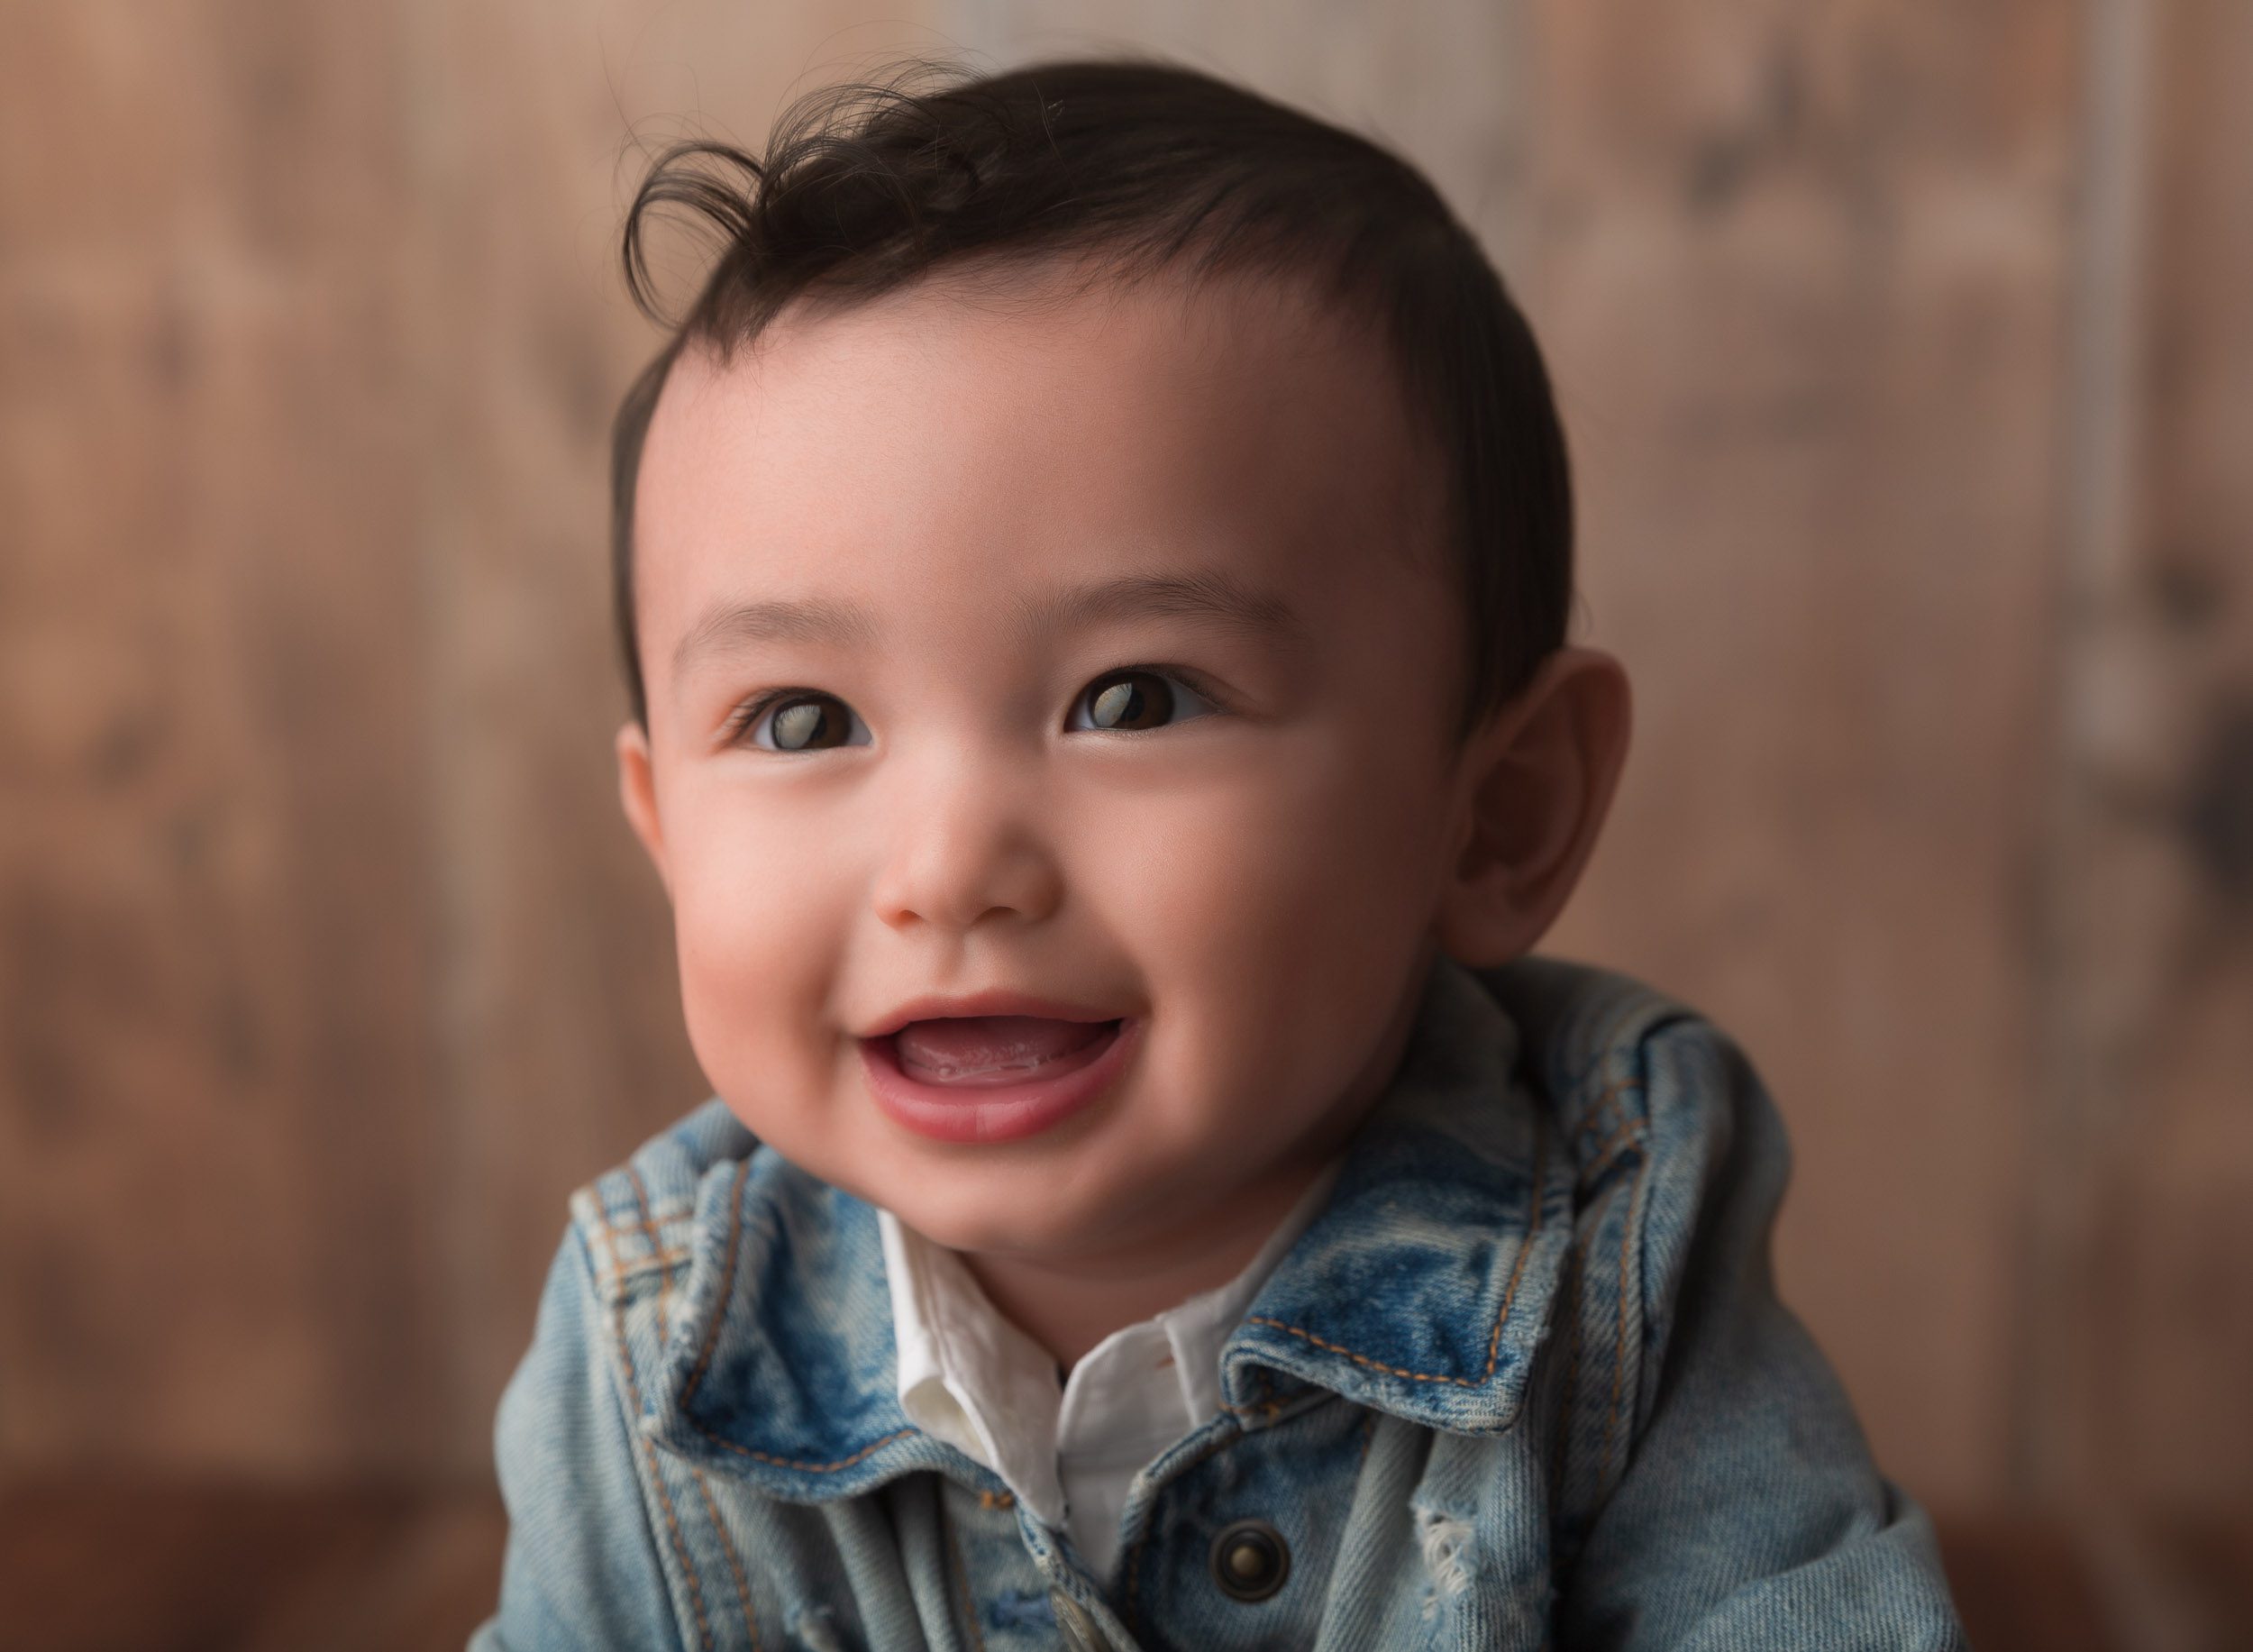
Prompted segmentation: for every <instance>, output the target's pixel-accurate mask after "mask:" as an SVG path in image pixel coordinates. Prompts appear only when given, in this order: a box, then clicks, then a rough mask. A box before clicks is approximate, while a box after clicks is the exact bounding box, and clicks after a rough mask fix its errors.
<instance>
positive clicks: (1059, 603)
mask: <svg viewBox="0 0 2253 1652" xmlns="http://www.w3.org/2000/svg"><path fill="white" fill-rule="evenodd" d="M661 205H664V206H672V207H685V208H687V209H689V210H690V211H692V212H693V213H695V214H699V215H700V217H701V218H702V220H703V221H704V222H705V223H706V224H707V225H708V226H709V227H712V228H715V229H716V230H717V231H719V232H720V233H721V234H722V236H723V237H724V239H725V244H724V246H723V248H722V250H721V251H720V253H719V256H718V259H717V261H716V265H715V266H714V269H713V272H712V274H711V275H710V277H709V278H708V280H707V284H706V286H705V288H704V289H703V291H702V294H701V297H699V298H698V300H697V302H696V304H695V306H694V307H693V308H692V309H691V310H690V312H689V315H688V316H687V319H686V321H685V322H684V323H683V324H681V326H680V329H679V331H678V332H677V333H676V336H675V338H674V340H673V342H671V344H670V345H669V346H668V348H667V349H666V350H665V351H663V352H662V353H661V355H660V356H659V358H658V360H657V361H655V362H653V363H652V367H651V370H650V371H649V372H647V373H646V374H644V375H643V378H642V379H641V380H639V381H638V382H637V384H636V386H635V387H634V389H633V390H632V391H631V392H630V393H629V394H628V397H627V398H626V401H625V406H624V407H623V408H622V409H621V412H620V415H619V421H618V427H617V443H616V472H615V478H616V497H617V511H616V525H615V554H616V590H617V597H618V604H619V618H620V625H621V639H622V642H623V643H624V646H625V657H626V663H627V669H628V674H629V683H630V688H631V691H632V695H633V704H634V716H633V718H632V719H631V720H630V721H629V722H628V723H627V724H626V725H625V727H624V728H622V729H621V730H620V732H619V736H618V760H619V768H620V780H621V788H622V790H623V794H624V799H625V808H626V813H627V816H628V817H629V818H630V820H631V821H632V823H633V825H634V829H635V831H636V832H637V834H638V835H640V837H641V838H642V840H643V844H645V845H646V846H647V848H648V850H649V853H650V854H651V857H652V860H653V861H654V862H655V863H656V865H657V867H658V870H659V872H660V874H661V877H662V879H663V881H664V883H665V886H666V889H667V890H668V892H669V894H670V898H671V900H672V904H673V913H674V922H675V927H676V933H677V936H678V945H679V957H680V979H681V990H682V998H683V1001H684V1007H685V1010H686V1015H687V1020H688V1027H689V1037H690V1041H691V1043H692V1045H694V1048H695V1050H696V1053H697V1055H698V1059H699V1060H700V1062H701V1063H702V1064H703V1067H704V1071H705V1072H706V1075H707V1077H708V1078H709V1080H710V1081H711V1082H712V1084H713V1086H714V1088H715V1090H716V1091H717V1092H718V1094H720V1095H721V1096H722V1097H724V1098H725V1100H726V1101H727V1103H728V1104H729V1106H730V1107H731V1108H733V1109H734V1111H735V1112H736V1113H737V1114H738V1115H740V1116H741V1118H743V1121H744V1123H745V1124H746V1125H747V1126H749V1127H750V1128H751V1129H752V1130H753V1131H754V1132H755V1133H756V1134H757V1135H758V1136H761V1137H762V1139H763V1140H765V1141H766V1142H768V1143H769V1144H771V1145H772V1146H773V1147H775V1148H776V1149H777V1150H778V1151H779V1152H780V1153H781V1154H782V1155H784V1156H785V1157H786V1158H788V1159H789V1160H791V1161H792V1162H793V1163H795V1164H798V1165H800V1166H801V1167H803V1168H804V1169H806V1170H807V1171H810V1172H812V1173H814V1174H816V1175H817V1176H820V1177H822V1178H824V1179H825V1180H827V1181H829V1182H833V1183H835V1184H836V1185H838V1186H840V1187H843V1188H845V1189H847V1190H848V1191H852V1192H854V1193H856V1194H858V1195H860V1196H861V1197H862V1198H864V1199H866V1200H870V1201H871V1202H873V1203H876V1204H880V1205H882V1206H885V1207H887V1208H889V1209H892V1210H893V1211H895V1212H897V1213H898V1215H899V1216H900V1217H901V1218H902V1219H903V1220H905V1221H906V1222H907V1223H908V1225H909V1226H911V1227H913V1228H917V1229H919V1230H920V1231H921V1232H923V1233H925V1234H926V1235H928V1236H929V1237H932V1238H935V1239H936V1240H937V1241H939V1242H940V1243H942V1244H944V1245H948V1246H954V1247H956V1248H958V1249H962V1250H966V1251H972V1252H984V1253H1003V1252H1008V1253H1015V1254H1017V1255H1044V1256H1057V1257H1063V1256H1068V1255H1085V1256H1088V1257H1090V1259H1092V1258H1093V1257H1094V1256H1095V1255H1096V1254H1097V1253H1099V1252H1101V1251H1105V1250H1109V1249H1113V1248H1116V1247H1120V1246H1131V1247H1138V1248H1139V1249H1140V1251H1141V1252H1142V1253H1143V1254H1145V1255H1149V1254H1154V1253H1160V1252H1165V1251H1168V1250H1174V1251H1178V1252H1181V1254H1184V1255H1186V1254H1189V1253H1190V1252H1193V1251H1194V1250H1195V1248H1196V1247H1197V1246H1199V1244H1201V1243H1204V1242H1206V1241H1207V1239H1208V1238H1209V1236H1212V1235H1214V1234H1218V1233H1220V1232H1223V1231H1231V1230H1234V1229H1235V1228H1243V1227H1245V1226H1246V1225H1256V1226H1258V1227H1259V1228H1260V1229H1261V1230H1263V1228H1264V1226H1266V1225H1271V1224H1272V1220H1273V1218H1275V1217H1276V1216H1277V1215H1279V1214H1280V1213H1281V1209H1282V1207H1284V1206H1286V1205H1287V1204H1288V1203H1289V1202H1290V1196H1291V1194H1292V1193H1293V1192H1294V1191H1295V1190H1296V1189H1298V1188H1300V1187H1302V1186H1303V1185H1304V1184H1305V1182H1306V1180H1307V1177H1308V1176H1309V1174H1310V1173H1312V1171H1313V1170H1314V1169H1315V1168H1316V1167H1318V1165H1319V1164H1321V1163H1322V1162H1323V1161H1324V1160H1325V1159H1326V1158H1327V1157H1328V1156H1329V1155H1330V1154H1331V1153H1333V1152H1334V1151H1335V1150H1336V1148H1337V1146H1338V1145H1340V1144H1341V1143H1342V1142H1343V1140H1344V1139H1345V1136H1347V1135H1348V1134H1350V1132H1351V1131H1352V1129H1353V1127H1355V1125H1356V1124H1357V1123H1358V1122H1359V1120H1360V1119H1361V1118H1362V1116H1363V1115H1364V1112H1365V1111H1366V1109H1367V1108H1368V1105H1369V1104H1370V1102H1371V1101H1373V1100H1374V1099H1375V1097H1376V1095H1377V1094H1378V1092H1379V1091H1381V1090H1382V1087H1383V1085H1384V1083H1385V1082H1386V1080H1387V1079H1388V1078H1389V1077H1390V1076H1391V1072H1392V1070H1393V1068H1394V1066H1395V1065H1396V1064H1397V1063H1398V1061H1399V1058H1400V1054H1401V1052H1402V1050H1403V1048H1404V1046H1405V1043H1406V1038H1407V1035H1408V1032H1409V1025H1410V1022H1411V1019H1412V1017H1413V1014H1414V1011H1415V1009H1416V1007H1417V1003H1418V999H1419V997H1420V995H1421V992H1422V990H1423V987H1424V984H1425V981H1426V978H1427V975H1428V971H1429V968H1430V965H1431V963H1432V960H1433V958H1434V957H1435V955H1436V954H1438V953H1443V952H1444V953H1446V954H1449V955H1451V956H1453V957H1455V959H1457V960H1458V961H1460V962H1462V963H1467V964H1471V965H1474V966H1486V965H1491V964H1497V963H1503V962H1505V961H1507V960H1508V959H1510V958H1511V957H1514V956H1516V955H1518V954H1520V953H1523V952H1524V951H1526V950H1527V949H1528V948H1529V947H1530V946H1531V945H1533V944H1534V942H1535V941H1536V939H1537V937H1538V936H1540V935H1541V933H1542V932H1543V930H1544V929H1546V927H1547V926H1548V925H1549V923H1550V921H1551V920H1552V919H1553V918H1554V917H1555V914H1556V912H1557V910H1558V908H1560V907H1561V906H1562V905H1563V903H1564V899H1565V897H1566V895H1567V894H1568V893H1569V892H1570V891H1571V889H1572V886H1573V882H1574V881H1575V880H1576V879H1577V877H1578V876H1579V873H1580V870H1581V868H1582V866H1583V864H1584V863H1585V861H1586V858H1587V855H1588V853H1589V851H1590V849H1591V847H1592V844H1593V842H1594V839H1595V835H1596V833H1597V830H1598V827H1599V826H1600V825H1601V820H1602V817H1603V814H1604V811H1605V808H1606V807H1607V806H1608V803H1609V801H1610V793H1611V789H1612V786H1613V782H1614V780H1615V779H1616V777H1617V774H1618V771H1619V763H1620V760H1621V757H1622V755H1623V753H1624V750H1625V745H1626V738H1627V719H1628V701H1627V689H1626V680H1625V678H1624V676H1623V675H1622V673H1621V672H1620V671H1619V667H1618V666H1617V665H1616V664H1615V663H1614V662H1611V661H1610V659H1609V658H1608V657H1606V656H1604V655H1602V654H1600V653H1593V652H1592V651H1590V650H1586V649H1582V648H1575V647H1570V646H1566V645H1565V643H1564V630H1565V618H1566V610H1567V607H1568V605H1569V602H1570V599H1571V594H1572V566H1571V564H1572V552H1571V508H1570V495H1569V490H1568V486H1567V478H1566V471H1565V461H1564V443H1563V439H1562V436H1561V434H1560V433H1559V429H1558V424H1557V419H1556V415H1555V409H1554V406H1553V405H1552V403H1551V400H1550V396H1549V390H1548V385H1547V381H1546V376H1545V374H1544V372H1543V369H1542V365H1541V361H1540V357H1539V355H1538V353H1537V350H1536V348H1535V345H1534V342H1533V340H1532V338H1531V335H1530V334H1529V333H1528V330H1527V328H1526V326H1525V324H1524V322H1523V320H1522V319H1521V318H1520V316H1519V314H1518V312H1517V311H1516V309H1515V308H1514V307H1513V306H1511V304H1510V300H1509V298H1508V297H1506V296H1505V294H1504V291H1503V288H1502V287H1501V285H1500V281H1499V280H1498V279H1497V278H1496V277H1495V275H1494V273H1493V271H1492V269H1491V267H1490V266H1489V265H1488V263H1487V262H1486V260H1485V259H1484V258H1483V256H1482V254H1481V252H1480V251H1479V249H1478V247H1477V244H1476V242H1474V241H1473V239H1472V237H1471V236H1470V235H1469V234H1468V233H1466V232H1465V231H1464V229H1462V228H1461V227H1460V226H1459V225H1458V224H1457V223H1456V222H1455V219H1454V218H1453V217H1452V216H1451V215H1450V214H1449V213H1448V212H1447V210H1446V207H1445V205H1443V204H1442V203H1441V201H1440V200H1439V198H1438V196H1437V195H1436V194H1435V193H1434V192H1433V190H1432V189H1431V187H1430V186H1429V185H1428V184H1427V183H1426V182H1425V181H1424V180H1423V179H1422V178H1421V177H1420V176H1418V174H1417V173H1416V172H1415V171H1414V170H1413V169H1410V168H1409V167H1408V166H1406V165H1405V164H1403V163H1402V162H1400V160H1396V159H1394V158H1393V157H1391V156H1390V155H1387V154H1385V153H1384V152H1383V151H1380V150H1379V149H1377V148H1375V147H1373V145H1371V144H1369V143H1368V142H1366V141H1364V140H1362V139H1360V138H1357V137H1355V136H1352V135H1350V134H1348V133H1345V132H1340V131H1337V130H1336V129H1334V128H1332V127H1329V126H1327V125H1324V124H1322V123H1318V122H1316V121H1313V120H1311V119H1309V118H1308V117H1306V116H1303V115H1300V114H1296V113H1293V112H1291V111H1289V110H1286V109H1282V108H1280V107H1277V106H1275V105H1271V104H1268V103H1266V102H1264V101H1263V100H1261V99H1259V98H1256V97H1254V96H1252V95H1250V94H1248V93H1245V92H1243V91H1241V90H1238V89H1236V88H1234V87H1228V86H1227V85H1225V84H1223V83H1220V82H1218V81H1214V80H1210V79H1208V78H1204V77H1201V76H1199V75H1195V74H1192V73H1190V72H1188V71H1184V70H1181V69H1177V68H1166V67H1158V66H1152V65H1146V64H1130V63H1073V64H1059V65H1049V66H1044V67H1037V68H1026V69H1020V70H1017V71H1014V72H1011V73H1008V74H1005V75H1000V76H995V77H990V78H981V79H976V80H968V81H957V82H954V83H953V85H952V86H951V87H942V88H940V89H938V90H936V91H925V92H918V93H913V94H910V93H908V92H904V91H901V90H899V89H898V88H894V89H892V90H890V91H888V92H884V93H871V92H865V91H864V92H862V93H857V94H845V95H833V96H828V97H825V98H822V99H820V100H818V101H816V102H814V103H809V104H807V105H800V106H799V107H798V109H797V110H796V111H794V112H793V114H791V115H790V116H787V117H786V118H785V121H784V123H783V124H782V125H781V126H780V128H778V132H777V134H776V138H775V141H774V142H773V143H772V145H771V147H770V149H769V151H768V153H767V155H766V156H765V157H764V158H763V160H759V161H754V160H753V159H752V158H750V157H748V156H743V155H741V154H739V153H736V152H734V151H717V150H714V149H710V148H699V149H696V150H692V151H680V152H675V153H674V154H671V155H669V156H668V157H666V158H665V159H664V160H661V162H660V163H659V165H658V167H657V168H656V169H654V170H653V171H652V174H651V176H650V178H649V179H648V180H647V181H646V182H645V183H644V185H643V190H642V193H641V196H640V197H639V198H638V199H637V201H636V203H635V205H634V214H633V216H632V217H631V218H630V219H629V222H628V227H627V233H626V257H627V264H628V271H629V277H630V278H632V279H633V280H634V284H635V290H636V294H637V297H638V296H641V295H642V294H643V292H644V291H645V279H646V278H645V271H644V269H643V266H642V264H641V263H640V258H639V249H640V244H641V243H640V232H641V228H642V225H643V219H644V216H645V214H647V213H648V212H649V211H650V209H652V207H656V206H661ZM935 999H937V1000H948V1001H945V1002H936V1003H935V1002H933V1001H931V1000H935ZM978 1016H987V1017H1012V1018H1011V1019H1006V1020H981V1019H961V1018H968V1017H978ZM950 1019H953V1021H954V1024H953V1025H952V1026H949V1025H947V1024H946V1022H947V1021H948V1020H950ZM903 1022H907V1023H908V1027H907V1030H906V1032H905V1033H904V1034H900V1036H897V1037H895V1036H891V1035H893V1034H895V1033H897V1032H898V1029H899V1028H900V1027H901V1025H902V1023H903ZM997 1078H999V1079H1004V1080H1010V1081H1012V1082H1001V1083H994V1082H991V1081H993V1080H995V1079H997ZM981 1079H982V1080H985V1081H987V1082H982V1083H981V1082H978V1081H980V1080H981Z"/></svg>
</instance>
